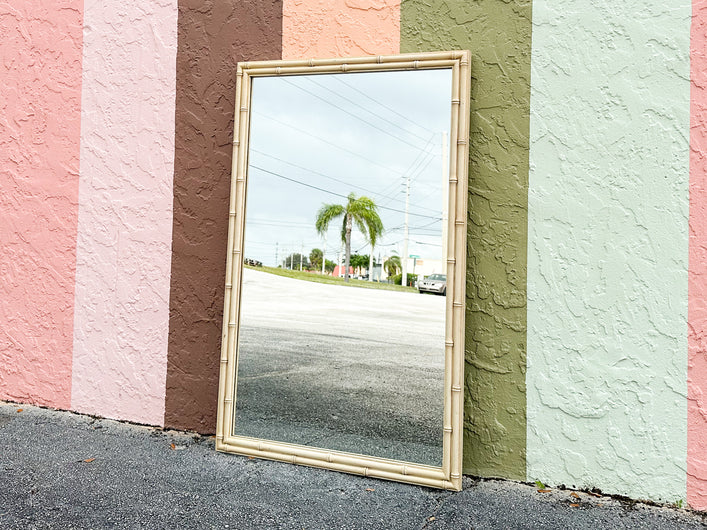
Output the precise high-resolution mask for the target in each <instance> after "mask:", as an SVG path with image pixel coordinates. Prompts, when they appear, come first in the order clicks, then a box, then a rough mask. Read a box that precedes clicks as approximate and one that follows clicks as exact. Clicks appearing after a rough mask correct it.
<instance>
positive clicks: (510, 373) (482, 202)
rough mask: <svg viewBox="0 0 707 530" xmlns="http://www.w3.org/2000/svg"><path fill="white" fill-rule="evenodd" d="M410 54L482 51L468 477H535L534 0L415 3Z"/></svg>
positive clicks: (475, 117) (408, 23)
mask: <svg viewBox="0 0 707 530" xmlns="http://www.w3.org/2000/svg"><path fill="white" fill-rule="evenodd" d="M401 16H402V22H401V50H400V51H401V52H413V51H432V50H444V49H469V50H471V54H472V63H471V72H472V85H471V122H470V125H471V127H470V142H471V143H470V165H469V228H468V250H467V268H468V269H467V310H466V367H465V378H466V388H465V413H464V429H465V430H464V471H465V472H466V473H472V474H475V475H482V476H501V477H507V478H517V479H525V435H526V423H525V331H526V320H525V317H526V315H525V299H526V295H525V284H526V240H527V232H526V230H527V186H528V120H529V107H530V30H531V26H530V22H531V19H530V17H531V6H530V2H497V1H495V0H480V1H477V2H464V1H461V0H454V1H441V0H435V1H431V2H430V1H426V2H422V1H409V2H404V3H403V4H402V14H401Z"/></svg>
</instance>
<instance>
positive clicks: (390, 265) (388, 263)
mask: <svg viewBox="0 0 707 530" xmlns="http://www.w3.org/2000/svg"><path fill="white" fill-rule="evenodd" d="M383 268H384V269H385V272H386V274H387V275H388V277H389V278H390V277H391V276H395V275H396V274H398V271H401V270H403V265H402V263H401V261H400V256H398V255H397V254H395V253H393V255H392V256H390V257H389V258H388V259H387V260H385V262H383Z"/></svg>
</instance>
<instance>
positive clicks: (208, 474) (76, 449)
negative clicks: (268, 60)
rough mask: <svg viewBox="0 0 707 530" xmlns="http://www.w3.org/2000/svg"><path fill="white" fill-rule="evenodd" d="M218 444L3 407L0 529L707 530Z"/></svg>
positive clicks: (502, 484) (652, 512)
mask: <svg viewBox="0 0 707 530" xmlns="http://www.w3.org/2000/svg"><path fill="white" fill-rule="evenodd" d="M19 409H21V412H18V410H19ZM213 445H214V444H213V439H212V438H209V437H202V436H199V435H196V434H191V433H183V432H176V431H163V430H160V429H154V428H151V427H142V426H136V425H131V424H126V423H120V422H116V421H112V420H104V419H96V418H92V417H89V416H82V415H78V414H73V413H70V412H57V411H53V410H47V409H41V408H37V407H31V406H27V405H17V404H12V403H3V402H0V528H2V529H34V528H62V529H63V528H231V529H233V528H237V529H250V528H287V529H304V528H307V529H310V528H311V529H319V528H342V529H344V528H351V529H353V528H366V529H376V528H385V529H395V528H401V529H416V528H417V529H421V528H427V529H441V528H454V529H459V528H484V529H488V528H504V529H513V528H528V529H530V528H533V529H537V528H558V529H575V528H577V529H580V528H587V529H597V528H612V529H614V528H626V529H638V528H646V529H679V528H690V529H698V528H699V529H703V528H707V515H706V514H699V513H695V512H689V511H686V510H678V509H674V508H667V507H658V506H650V505H646V504H642V503H635V502H629V501H626V500H621V499H615V498H611V497H607V496H602V497H594V496H591V495H589V494H587V493H583V492H576V493H575V492H571V491H567V490H553V491H551V492H549V493H538V492H537V490H536V488H535V487H531V486H529V485H526V484H519V483H516V482H511V481H501V480H477V479H472V478H465V480H464V490H463V491H461V492H458V493H454V492H444V491H437V490H432V489H428V488H422V487H417V486H410V485H406V484H397V483H393V482H385V481H379V480H374V479H367V478H363V477H358V476H353V475H345V474H342V473H336V472H332V471H325V470H320V469H311V468H305V467H299V466H293V465H289V464H283V463H278V462H269V461H264V460H257V459H249V458H245V457H240V456H236V455H227V454H221V453H216V452H215V451H214V447H213ZM573 493H574V495H576V497H575V496H574V495H573ZM573 504H576V505H577V506H572V505H573Z"/></svg>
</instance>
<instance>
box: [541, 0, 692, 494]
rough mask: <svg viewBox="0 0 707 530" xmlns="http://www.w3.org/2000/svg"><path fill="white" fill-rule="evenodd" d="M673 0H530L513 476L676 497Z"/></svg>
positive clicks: (681, 372) (679, 183)
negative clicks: (523, 279)
mask: <svg viewBox="0 0 707 530" xmlns="http://www.w3.org/2000/svg"><path fill="white" fill-rule="evenodd" d="M690 13H691V10H690V4H689V1H686V0H681V1H679V2H673V3H671V4H670V6H669V7H667V6H666V4H665V2H663V1H662V0H649V1H647V2H641V3H640V4H634V3H623V2H613V1H609V0H603V1H601V2H595V3H592V4H591V5H589V4H587V3H586V2H580V1H578V0H563V1H556V0H552V1H551V0H534V1H533V64H532V66H533V69H532V99H531V120H530V131H531V144H530V145H531V149H530V167H531V172H530V190H529V218H528V232H529V236H528V237H529V241H528V374H527V385H528V478H529V479H531V480H533V479H540V480H542V481H543V482H547V483H550V484H566V485H568V486H570V487H591V486H594V485H597V484H599V485H601V486H600V487H601V489H602V490H604V491H605V492H611V493H620V494H625V495H629V496H631V497H634V498H649V499H662V500H666V501H675V500H678V499H684V498H685V494H686V489H685V487H686V486H685V465H686V444H687V440H686V435H685V425H686V421H687V418H686V401H685V399H686V380H687V373H686V366H687V358H686V355H687V338H686V329H687V265H688V264H687V258H688V229H687V228H688V177H689V168H688V161H689V154H688V142H687V138H688V134H689V132H688V131H689V82H688V79H689V74H690V69H689V34H690V30H689V25H690Z"/></svg>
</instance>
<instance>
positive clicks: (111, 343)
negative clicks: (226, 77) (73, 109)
mask: <svg viewBox="0 0 707 530" xmlns="http://www.w3.org/2000/svg"><path fill="white" fill-rule="evenodd" d="M85 28H86V29H85V33H84V41H85V45H84V55H83V65H84V69H83V98H82V108H81V176H80V193H79V225H78V243H77V265H76V312H75V315H76V316H75V335H74V362H73V387H72V394H71V406H72V408H73V409H75V410H77V411H80V412H87V413H91V414H97V415H100V416H106V417H110V418H118V419H126V420H131V421H135V422H140V423H147V424H153V425H161V424H162V422H163V417H164V399H165V378H166V370H167V335H168V315H169V284H170V277H169V275H170V260H171V256H170V252H171V239H172V178H173V165H174V162H173V161H174V103H175V84H176V53H177V0H162V1H160V2H144V1H142V0H141V1H138V0H127V1H126V0H104V1H102V2H90V3H87V5H86V12H85Z"/></svg>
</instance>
